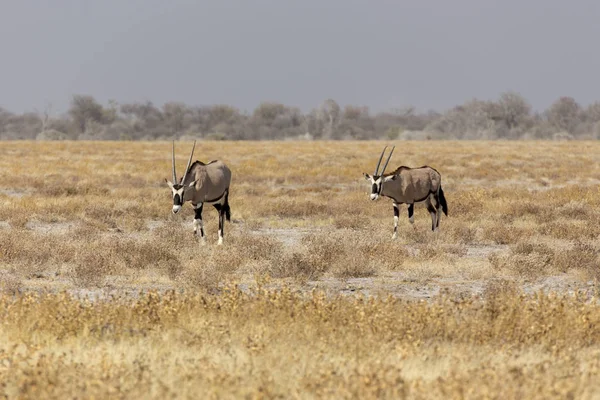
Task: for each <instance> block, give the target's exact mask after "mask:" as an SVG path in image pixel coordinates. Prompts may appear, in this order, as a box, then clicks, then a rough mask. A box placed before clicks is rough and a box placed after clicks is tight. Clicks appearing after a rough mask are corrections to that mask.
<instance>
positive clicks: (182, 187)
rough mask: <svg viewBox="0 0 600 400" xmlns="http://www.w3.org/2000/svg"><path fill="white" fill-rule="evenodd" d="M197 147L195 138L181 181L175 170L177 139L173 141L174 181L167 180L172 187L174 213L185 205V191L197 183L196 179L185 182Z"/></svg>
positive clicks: (172, 164) (172, 163) (172, 162)
mask: <svg viewBox="0 0 600 400" xmlns="http://www.w3.org/2000/svg"><path fill="white" fill-rule="evenodd" d="M195 148H196V141H195V140H194V147H192V153H191V154H190V159H189V160H188V164H187V167H186V169H185V174H184V175H183V178H181V181H178V180H177V173H176V171H175V141H173V151H172V154H171V157H172V159H171V166H172V169H173V182H170V181H169V180H167V179H165V182H166V183H167V185H168V186H169V187H170V188H171V192H172V194H173V210H172V211H173V214H177V213H178V212H179V210H181V206H183V203H184V201H185V199H184V195H185V191H186V190H189V188H190V187H192V186H194V185H195V184H196V181H193V182H190V183H188V184H187V185H186V184H185V178H186V177H187V173H188V170H189V168H190V165H191V163H192V157H193V155H194V149H195ZM177 182H179V183H177Z"/></svg>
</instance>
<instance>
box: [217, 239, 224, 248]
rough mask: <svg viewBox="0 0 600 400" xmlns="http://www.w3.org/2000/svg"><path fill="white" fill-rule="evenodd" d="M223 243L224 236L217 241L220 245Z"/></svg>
mask: <svg viewBox="0 0 600 400" xmlns="http://www.w3.org/2000/svg"><path fill="white" fill-rule="evenodd" d="M222 244H223V238H222V237H220V238H219V241H218V242H217V245H218V246H221V245H222Z"/></svg>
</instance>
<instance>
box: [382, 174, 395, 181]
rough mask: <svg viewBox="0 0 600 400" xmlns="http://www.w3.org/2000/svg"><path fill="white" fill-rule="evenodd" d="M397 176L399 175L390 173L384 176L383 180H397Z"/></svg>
mask: <svg viewBox="0 0 600 400" xmlns="http://www.w3.org/2000/svg"><path fill="white" fill-rule="evenodd" d="M396 176H397V175H390V176H386V177H384V178H383V181H384V182H389V181H393V180H396Z"/></svg>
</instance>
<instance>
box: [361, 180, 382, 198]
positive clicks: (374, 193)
mask: <svg viewBox="0 0 600 400" xmlns="http://www.w3.org/2000/svg"><path fill="white" fill-rule="evenodd" d="M364 175H365V179H366V180H367V181H369V182H370V183H371V196H370V197H371V200H377V199H378V198H379V195H380V194H381V188H382V187H383V185H382V183H383V178H382V177H381V176H371V175H369V174H364Z"/></svg>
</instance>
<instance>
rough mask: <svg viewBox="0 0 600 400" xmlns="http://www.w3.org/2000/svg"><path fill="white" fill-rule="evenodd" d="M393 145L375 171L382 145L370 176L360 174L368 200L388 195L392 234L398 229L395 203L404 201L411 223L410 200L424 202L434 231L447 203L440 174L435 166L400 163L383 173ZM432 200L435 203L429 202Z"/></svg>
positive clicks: (411, 203) (412, 209) (445, 212)
mask: <svg viewBox="0 0 600 400" xmlns="http://www.w3.org/2000/svg"><path fill="white" fill-rule="evenodd" d="M395 148H396V146H394V147H393V148H392V151H390V155H389V156H388V158H387V161H386V162H385V165H384V166H383V170H382V171H381V173H379V172H378V171H379V166H380V165H381V160H382V159H383V154H384V153H385V150H386V149H387V146H385V147H384V148H383V151H382V152H381V156H380V157H379V162H378V163H377V167H375V173H374V174H373V176H369V174H364V175H365V179H366V180H368V181H370V182H371V200H377V199H378V198H379V196H385V197H389V198H391V199H392V200H393V202H394V203H393V204H394V234H393V236H392V238H393V239H395V238H396V236H397V232H398V216H399V211H398V205H399V204H403V203H406V204H407V205H408V220H409V221H410V223H411V224H412V223H414V216H413V213H414V204H415V203H419V202H425V204H427V210H428V211H429V214H430V215H431V230H433V231H435V230H436V229H437V228H438V227H439V226H440V218H441V216H442V215H441V212H440V209H441V210H443V211H444V214H446V215H448V205H447V204H446V198H445V197H444V191H443V190H442V177H441V175H440V173H439V172H437V171H436V170H435V169H433V168H431V167H428V166H423V167H420V168H409V167H405V166H401V167H399V168H398V169H396V170H395V171H394V172H390V173H387V174H386V173H385V168H386V167H387V165H388V163H389V162H390V158H392V153H393V152H394V149H395ZM432 203H433V204H435V206H434V205H433V204H432Z"/></svg>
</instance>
